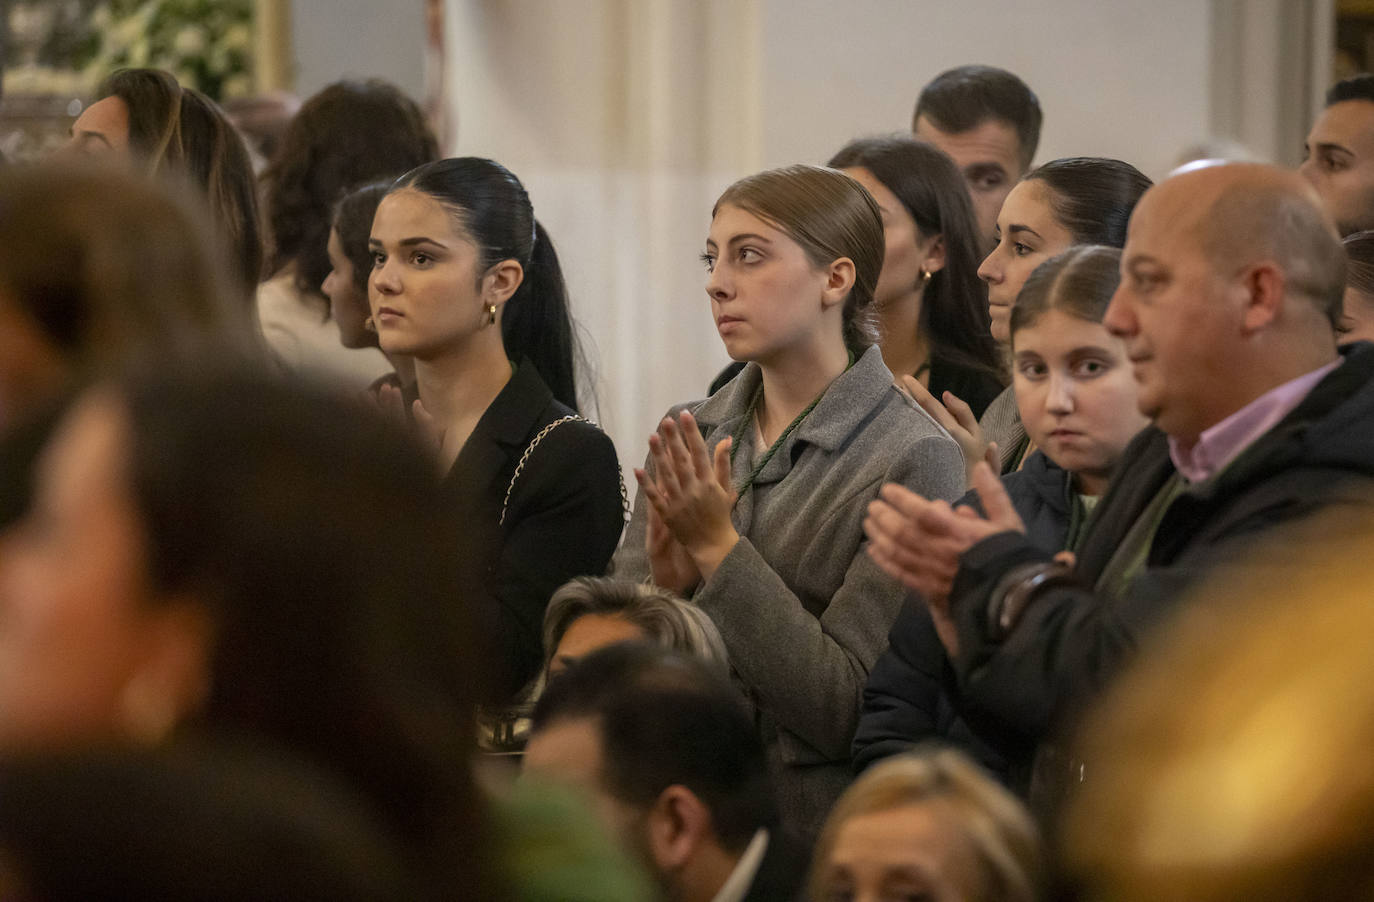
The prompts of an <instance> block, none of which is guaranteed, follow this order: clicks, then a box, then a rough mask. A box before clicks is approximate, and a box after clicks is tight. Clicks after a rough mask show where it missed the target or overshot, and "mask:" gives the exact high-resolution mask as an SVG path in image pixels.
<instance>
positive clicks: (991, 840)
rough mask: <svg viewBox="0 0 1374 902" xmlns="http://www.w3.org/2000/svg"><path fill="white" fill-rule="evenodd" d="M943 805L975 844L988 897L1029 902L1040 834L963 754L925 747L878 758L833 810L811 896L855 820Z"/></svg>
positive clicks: (819, 847) (818, 894) (1036, 881)
mask: <svg viewBox="0 0 1374 902" xmlns="http://www.w3.org/2000/svg"><path fill="white" fill-rule="evenodd" d="M929 802H941V803H943V804H944V805H945V806H946V807H947V810H948V811H950V812H951V813H952V814H953V815H954V817H955V819H956V821H957V823H958V826H959V828H960V831H961V832H962V834H963V836H964V838H965V839H966V840H967V842H968V844H969V845H970V846H971V847H972V848H973V852H974V855H975V858H976V859H977V861H978V865H979V872H980V877H981V883H982V890H983V891H982V893H981V895H980V896H979V898H980V899H984V900H987V902H1033V900H1035V899H1036V898H1038V896H1039V887H1040V880H1041V866H1042V865H1041V850H1040V838H1039V834H1038V833H1037V831H1036V828H1035V824H1034V823H1033V822H1032V821H1031V819H1030V815H1029V814H1027V813H1026V810H1025V808H1024V807H1023V806H1022V805H1021V803H1020V802H1019V801H1017V800H1016V799H1015V798H1014V797H1013V796H1012V795H1011V793H1009V792H1008V791H1007V790H1005V789H1003V788H1002V787H1001V786H999V785H997V783H995V782H993V780H992V779H991V778H990V777H988V776H987V775H985V774H984V773H983V772H982V771H981V770H979V769H978V766H977V765H976V764H974V763H973V762H972V761H970V760H969V759H968V758H966V757H965V756H964V755H963V754H961V753H959V752H957V751H955V750H953V749H947V748H930V749H924V750H918V751H916V752H912V753H909V754H904V755H896V756H894V757H892V758H888V759H886V760H883V761H880V762H878V763H877V764H875V765H873V766H872V767H871V768H869V769H868V770H867V771H865V772H864V774H863V775H862V776H860V777H859V778H858V779H857V780H855V781H854V783H853V785H851V786H850V787H849V789H847V790H846V791H845V793H844V795H842V796H840V800H839V801H838V802H836V803H835V807H834V808H833V809H831V812H830V816H829V817H828V818H826V821H825V826H824V827H823V828H822V829H821V835H820V839H819V840H818V841H817V843H816V852H815V855H814V856H813V858H812V862H811V887H810V897H811V898H812V899H813V900H820V899H823V898H825V893H824V890H825V880H826V868H827V867H828V865H829V863H830V857H831V854H832V853H833V851H834V848H835V841H836V840H837V839H838V837H839V834H840V830H841V829H842V828H843V827H844V825H845V823H846V822H847V821H848V820H849V819H850V818H853V817H857V816H859V815H864V814H875V813H877V812H881V811H891V810H892V809H894V808H903V807H906V806H908V805H920V804H925V803H929Z"/></svg>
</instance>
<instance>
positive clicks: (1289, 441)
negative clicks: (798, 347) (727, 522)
mask: <svg viewBox="0 0 1374 902" xmlns="http://www.w3.org/2000/svg"><path fill="white" fill-rule="evenodd" d="M1343 289H1344V261H1343V257H1342V250H1341V245H1340V242H1339V240H1338V239H1337V236H1336V232H1335V229H1334V227H1333V226H1332V224H1331V221H1330V219H1329V218H1328V217H1327V215H1326V214H1325V212H1324V211H1323V209H1322V207H1321V202H1320V200H1319V199H1318V198H1317V196H1316V195H1315V193H1314V192H1313V190H1312V188H1311V187H1310V186H1309V185H1308V184H1306V183H1305V182H1304V181H1303V180H1302V179H1301V178H1300V177H1299V176H1298V175H1297V174H1296V173H1292V172H1285V171H1283V170H1279V169H1275V168H1273V167H1268V166H1260V165H1255V164H1229V165H1222V166H1211V167H1207V168H1201V169H1195V170H1192V171H1188V172H1184V173H1181V174H1178V175H1175V176H1174V177H1172V178H1170V179H1168V180H1166V181H1164V182H1162V183H1160V184H1159V185H1157V186H1156V187H1154V188H1153V189H1151V190H1150V191H1149V192H1147V193H1146V194H1145V196H1144V197H1143V198H1142V199H1141V201H1140V204H1139V206H1137V207H1136V210H1135V214H1134V216H1133V217H1132V219H1131V224H1130V229H1129V233H1128V237H1127V241H1126V247H1125V250H1124V253H1123V257H1122V280H1121V287H1120V288H1119V289H1118V291H1117V293H1116V295H1115V297H1114V298H1113V299H1112V303H1111V306H1110V308H1109V309H1108V310H1107V315H1106V319H1105V324H1106V326H1107V328H1108V329H1110V330H1111V331H1112V332H1113V333H1114V334H1116V335H1118V336H1119V337H1120V338H1121V339H1122V340H1123V341H1124V342H1125V345H1126V350H1127V354H1128V356H1129V358H1130V361H1131V364H1132V366H1133V368H1134V376H1135V380H1136V382H1137V383H1138V385H1139V405H1140V409H1141V411H1142V412H1143V413H1145V414H1146V415H1147V416H1149V417H1150V418H1151V419H1152V421H1153V426H1151V427H1147V428H1146V429H1145V430H1144V431H1143V432H1142V433H1141V434H1140V435H1138V436H1137V437H1136V439H1135V440H1134V441H1133V442H1132V444H1131V445H1130V446H1129V447H1128V448H1127V449H1126V451H1125V452H1124V454H1123V456H1122V460H1123V461H1124V462H1125V463H1124V466H1122V467H1121V469H1120V471H1119V472H1118V473H1117V474H1116V476H1115V478H1114V479H1113V481H1112V483H1111V485H1110V486H1109V488H1108V489H1107V492H1106V494H1105V495H1104V496H1103V498H1102V500H1101V501H1100V502H1099V503H1098V506H1097V510H1096V512H1095V514H1094V518H1093V521H1092V523H1091V525H1090V527H1089V530H1088V533H1087V534H1086V536H1085V537H1084V540H1083V542H1082V543H1081V545H1080V547H1079V551H1078V556H1077V562H1076V564H1069V563H1067V562H1059V561H1055V560H1052V559H1050V557H1049V556H1048V555H1046V554H1044V553H1042V552H1039V551H1037V550H1035V549H1034V547H1033V546H1031V544H1030V543H1029V542H1028V541H1026V539H1025V536H1024V535H1023V534H1022V533H1021V525H1020V522H1019V521H1018V520H1017V518H1016V515H1015V512H1014V511H1013V510H1012V508H1011V506H1010V503H1009V502H1008V501H1007V499H1006V495H1005V493H1004V492H1003V491H1002V490H1001V484H1000V483H999V482H998V481H997V479H996V478H995V477H994V476H993V475H992V473H991V471H989V470H987V469H986V465H983V469H982V470H981V471H980V473H979V475H978V477H977V485H978V488H979V491H980V493H981V494H982V495H983V501H984V506H985V508H986V510H987V512H988V519H986V520H982V519H970V518H969V517H967V516H959V515H955V514H953V513H952V512H950V510H949V508H948V506H947V505H944V504H940V503H935V502H929V501H926V500H925V499H922V498H919V497H917V496H915V495H912V494H911V493H910V492H907V491H905V490H899V488H897V487H892V486H889V487H886V488H885V489H884V490H883V495H882V497H883V500H882V501H879V502H874V504H873V506H872V507H871V508H870V517H869V520H868V523H867V524H866V526H867V528H868V531H869V535H870V537H871V539H872V553H873V555H874V557H875V558H876V559H877V560H878V562H879V563H880V564H881V565H882V566H883V567H884V569H886V570H887V571H888V572H889V573H890V574H892V575H893V576H896V577H897V578H898V579H900V580H902V581H903V582H904V583H905V584H906V585H907V586H908V587H910V588H912V589H913V590H915V591H917V592H918V593H920V594H921V595H922V596H923V597H924V599H925V602H926V604H927V607H928V610H929V612H930V614H931V616H932V618H933V620H934V625H935V627H936V630H937V632H938V633H939V634H940V638H941V641H942V642H943V643H944V644H945V647H946V649H947V651H948V652H949V655H950V659H951V661H952V662H953V664H954V671H955V672H956V674H957V678H958V689H959V696H961V697H962V699H963V705H964V709H963V714H964V716H965V718H966V719H967V720H968V722H969V723H970V724H971V725H973V727H974V728H975V730H976V731H977V732H978V734H979V735H980V737H981V738H982V739H984V740H986V741H988V742H990V743H992V744H993V745H994V746H996V747H997V748H998V750H999V751H1001V752H1002V753H1003V754H1005V755H1007V756H1008V757H1009V758H1011V759H1012V760H1013V761H1016V760H1023V759H1024V758H1026V757H1027V756H1029V755H1030V754H1032V753H1033V752H1034V751H1035V750H1036V749H1037V747H1038V746H1041V744H1042V743H1044V742H1045V740H1046V739H1048V738H1050V737H1051V736H1052V735H1054V732H1055V729H1056V727H1059V726H1062V725H1063V724H1064V723H1065V722H1066V721H1068V720H1072V719H1073V716H1074V715H1075V714H1076V713H1077V712H1078V711H1079V709H1080V708H1081V706H1082V705H1083V704H1084V702H1086V701H1087V700H1090V699H1091V698H1092V697H1093V696H1094V695H1095V694H1096V693H1097V692H1098V691H1099V690H1100V689H1101V687H1102V685H1103V683H1104V682H1105V681H1107V680H1109V679H1110V678H1111V677H1112V676H1113V675H1114V674H1115V673H1116V671H1117V669H1118V668H1119V667H1120V665H1121V664H1122V663H1123V662H1124V661H1125V660H1126V659H1128V658H1129V657H1130V655H1131V654H1132V652H1133V651H1134V650H1135V648H1136V645H1137V643H1138V641H1139V640H1140V638H1141V636H1143V635H1144V634H1145V633H1146V632H1147V631H1148V630H1149V629H1150V628H1151V627H1153V626H1154V625H1155V624H1156V623H1157V622H1158V621H1159V620H1160V619H1161V618H1162V617H1163V616H1164V615H1165V614H1166V613H1168V612H1169V611H1170V609H1171V608H1172V607H1173V606H1174V605H1175V604H1176V603H1177V602H1178V600H1179V599H1180V597H1181V593H1182V591H1183V590H1184V589H1185V588H1186V587H1187V586H1188V585H1190V584H1191V583H1193V582H1194V580H1196V579H1197V577H1198V576H1199V575H1200V574H1202V573H1204V572H1206V571H1208V570H1209V569H1211V568H1214V567H1216V566H1219V565H1221V564H1223V563H1226V562H1228V561H1231V560H1233V559H1236V558H1238V557H1239V556H1241V555H1243V554H1244V553H1245V552H1246V551H1247V549H1249V548H1250V547H1251V546H1252V545H1253V543H1254V542H1255V540H1256V539H1258V538H1259V537H1261V536H1263V535H1264V534H1266V533H1268V532H1271V531H1272V530H1275V529H1278V528H1280V527H1282V526H1283V525H1285V524H1287V523H1289V522H1290V521H1295V520H1298V519H1300V518H1303V517H1306V516H1308V515H1309V514H1311V513H1313V512H1315V511H1317V510H1319V509H1321V508H1324V507H1327V506H1329V505H1332V504H1342V503H1363V502H1362V501H1357V499H1358V498H1359V496H1360V495H1361V494H1362V493H1363V492H1365V491H1367V490H1370V489H1372V488H1374V345H1370V344H1366V343H1356V344H1352V345H1347V346H1345V347H1344V348H1342V349H1341V351H1340V352H1338V351H1337V348H1336V335H1335V332H1334V328H1333V324H1334V323H1335V322H1336V321H1337V320H1338V318H1339V316H1340V309H1341V308H1340V302H1341V295H1342V291H1343ZM1293 593H1294V603H1304V602H1306V601H1308V599H1304V598H1303V596H1302V587H1301V586H1294V587H1293ZM876 671H877V668H875V672H876ZM1044 751H1045V749H1044V748H1041V752H1042V755H1041V759H1040V762H1039V765H1041V766H1040V767H1038V768H1037V773H1038V775H1039V776H1042V777H1044V778H1046V779H1050V780H1055V779H1056V778H1058V780H1063V779H1064V778H1066V777H1067V776H1068V772H1067V770H1066V769H1065V768H1063V767H1059V768H1054V769H1050V770H1048V771H1047V770H1046V768H1045V767H1044V766H1043V765H1044V762H1045V761H1047V760H1053V759H1054V757H1055V756H1052V755H1049V756H1047V755H1044V754H1043V752H1044ZM1059 760H1060V761H1061V763H1062V762H1063V760H1064V759H1062V757H1061V758H1059ZM1074 779H1081V775H1076V776H1075V777H1074Z"/></svg>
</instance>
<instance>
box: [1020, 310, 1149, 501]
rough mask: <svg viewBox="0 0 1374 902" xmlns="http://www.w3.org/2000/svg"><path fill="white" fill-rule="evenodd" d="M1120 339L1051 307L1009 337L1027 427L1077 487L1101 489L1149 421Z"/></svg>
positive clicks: (1030, 434)
mask: <svg viewBox="0 0 1374 902" xmlns="http://www.w3.org/2000/svg"><path fill="white" fill-rule="evenodd" d="M1128 364H1129V362H1128V361H1127V359H1126V351H1125V347H1124V345H1123V344H1122V343H1121V340H1120V339H1118V338H1115V337H1113V336H1112V335H1111V333H1109V332H1108V331H1107V330H1106V328H1105V327H1104V326H1103V325H1102V324H1101V323H1095V322H1091V321H1089V320H1085V319H1080V318H1079V317H1076V316H1073V315H1072V314H1069V313H1064V312H1063V311H1060V310H1049V311H1047V312H1045V313H1044V314H1042V315H1041V316H1040V318H1039V319H1037V320H1036V321H1035V322H1033V323H1031V324H1030V325H1029V326H1025V327H1023V328H1021V329H1019V330H1017V332H1016V334H1015V335H1013V336H1012V370H1013V385H1014V386H1015V389H1016V406H1017V407H1018V408H1019V409H1020V411H1021V422H1022V423H1023V424H1025V427H1026V433H1027V434H1028V435H1029V436H1030V438H1031V440H1032V441H1033V442H1035V444H1036V446H1038V447H1039V448H1040V449H1041V450H1042V451H1044V452H1045V454H1046V455H1047V456H1048V457H1049V458H1050V460H1053V461H1054V462H1055V463H1057V464H1058V465H1059V466H1061V467H1063V468H1064V469H1066V470H1068V471H1070V472H1072V473H1075V474H1078V476H1079V480H1078V481H1079V488H1080V491H1084V492H1085V493H1087V494H1097V493H1098V492H1099V491H1100V489H1101V487H1102V486H1103V485H1104V484H1105V482H1106V477H1107V475H1108V473H1109V472H1110V471H1111V468H1112V465H1113V464H1115V463H1116V460H1117V458H1118V457H1120V456H1121V452H1122V450H1123V449H1124V448H1125V447H1126V444H1127V443H1128V442H1129V441H1130V440H1131V439H1132V438H1133V437H1134V436H1135V434H1136V433H1137V432H1139V431H1140V430H1141V429H1143V428H1144V427H1145V426H1146V425H1147V424H1148V423H1149V420H1148V419H1146V417H1145V416H1144V414H1142V413H1140V411H1139V409H1138V408H1137V407H1136V384H1135V379H1134V378H1133V376H1132V375H1131V367H1130V366H1129V365H1128Z"/></svg>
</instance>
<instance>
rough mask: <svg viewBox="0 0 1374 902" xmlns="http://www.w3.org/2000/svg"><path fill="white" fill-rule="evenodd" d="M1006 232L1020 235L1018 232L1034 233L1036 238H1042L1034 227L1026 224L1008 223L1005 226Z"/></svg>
mask: <svg viewBox="0 0 1374 902" xmlns="http://www.w3.org/2000/svg"><path fill="white" fill-rule="evenodd" d="M1007 234H1008V235H1020V234H1026V235H1034V236H1035V237H1036V238H1041V239H1042V240H1043V238H1042V236H1041V234H1040V233H1039V232H1037V231H1036V230H1035V229H1033V228H1031V227H1030V226H1026V225H1009V226H1007Z"/></svg>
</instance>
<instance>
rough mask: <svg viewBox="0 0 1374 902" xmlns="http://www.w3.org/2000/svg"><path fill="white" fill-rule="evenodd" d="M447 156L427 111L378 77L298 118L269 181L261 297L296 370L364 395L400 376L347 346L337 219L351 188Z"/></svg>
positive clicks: (331, 93)
mask: <svg viewBox="0 0 1374 902" xmlns="http://www.w3.org/2000/svg"><path fill="white" fill-rule="evenodd" d="M438 156H439V145H438V142H437V141H436V140H435V138H434V134H433V132H432V131H431V130H430V128H429V125H428V123H426V121H425V117H424V114H423V113H422V112H421V110H420V107H419V106H418V105H417V104H416V103H415V101H413V100H411V99H410V98H409V97H407V96H406V95H405V94H403V93H402V92H401V91H400V90H398V89H397V88H395V87H393V86H392V85H390V84H388V83H386V82H384V81H379V80H377V79H369V80H367V81H339V82H335V83H334V84H331V85H329V86H328V87H326V88H325V89H324V90H322V91H320V92H319V93H318V94H316V95H315V96H314V97H311V98H310V99H309V100H307V101H306V102H305V104H304V105H303V106H302V107H301V109H300V112H298V113H297V114H296V116H295V117H294V118H293V119H292V120H291V124H290V125H289V126H287V129H286V134H285V135H284V136H283V137H282V139H281V145H280V146H279V147H278V148H277V153H276V155H275V156H274V157H273V158H272V161H271V163H269V164H268V166H267V169H266V170H265V171H264V172H263V175H262V187H263V193H264V197H265V198H266V200H265V205H266V208H267V225H268V233H269V235H270V238H271V240H270V247H269V253H268V261H267V272H268V273H269V277H268V279H267V281H265V282H263V284H262V286H261V287H260V288H259V290H258V318H259V319H260V320H261V322H262V331H263V335H264V336H265V337H266V339H267V344H268V345H269V346H270V347H271V348H272V350H273V352H274V353H275V354H276V355H277V357H278V358H279V359H280V360H281V361H282V362H283V363H284V364H285V365H286V367H287V368H288V369H290V370H293V371H304V372H309V373H313V374H315V375H317V376H323V377H325V378H328V379H332V380H336V381H339V382H341V383H342V384H345V385H347V386H349V387H353V388H357V389H362V388H365V387H367V386H368V385H369V384H370V383H371V382H372V381H373V380H375V379H377V378H378V377H380V376H384V375H386V374H387V373H388V372H390V370H391V368H390V366H388V364H387V361H386V360H385V359H384V358H383V357H382V355H381V354H380V353H377V352H376V351H373V350H371V349H370V348H360V349H354V350H350V349H349V348H347V347H345V346H344V345H343V344H341V343H340V336H339V330H338V328H337V327H336V326H335V324H334V323H333V321H332V320H331V318H330V309H329V302H328V300H327V299H326V298H325V297H324V296H323V295H322V294H321V293H320V285H321V283H323V282H324V279H325V276H327V275H328V274H329V270H330V261H329V256H328V252H327V250H326V245H327V244H328V241H329V229H330V222H331V219H332V215H333V210H334V205H335V203H337V202H338V200H339V198H340V197H341V196H342V195H343V194H344V193H345V192H346V191H349V190H351V189H353V188H355V187H357V186H358V185H361V184H363V183H365V182H369V181H373V180H376V179H382V178H393V177H395V176H398V175H400V174H401V173H403V172H407V171H409V170H411V169H413V168H415V167H416V166H419V165H420V164H422V163H428V162H429V161H431V160H434V159H436V158H437V157H438Z"/></svg>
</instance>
